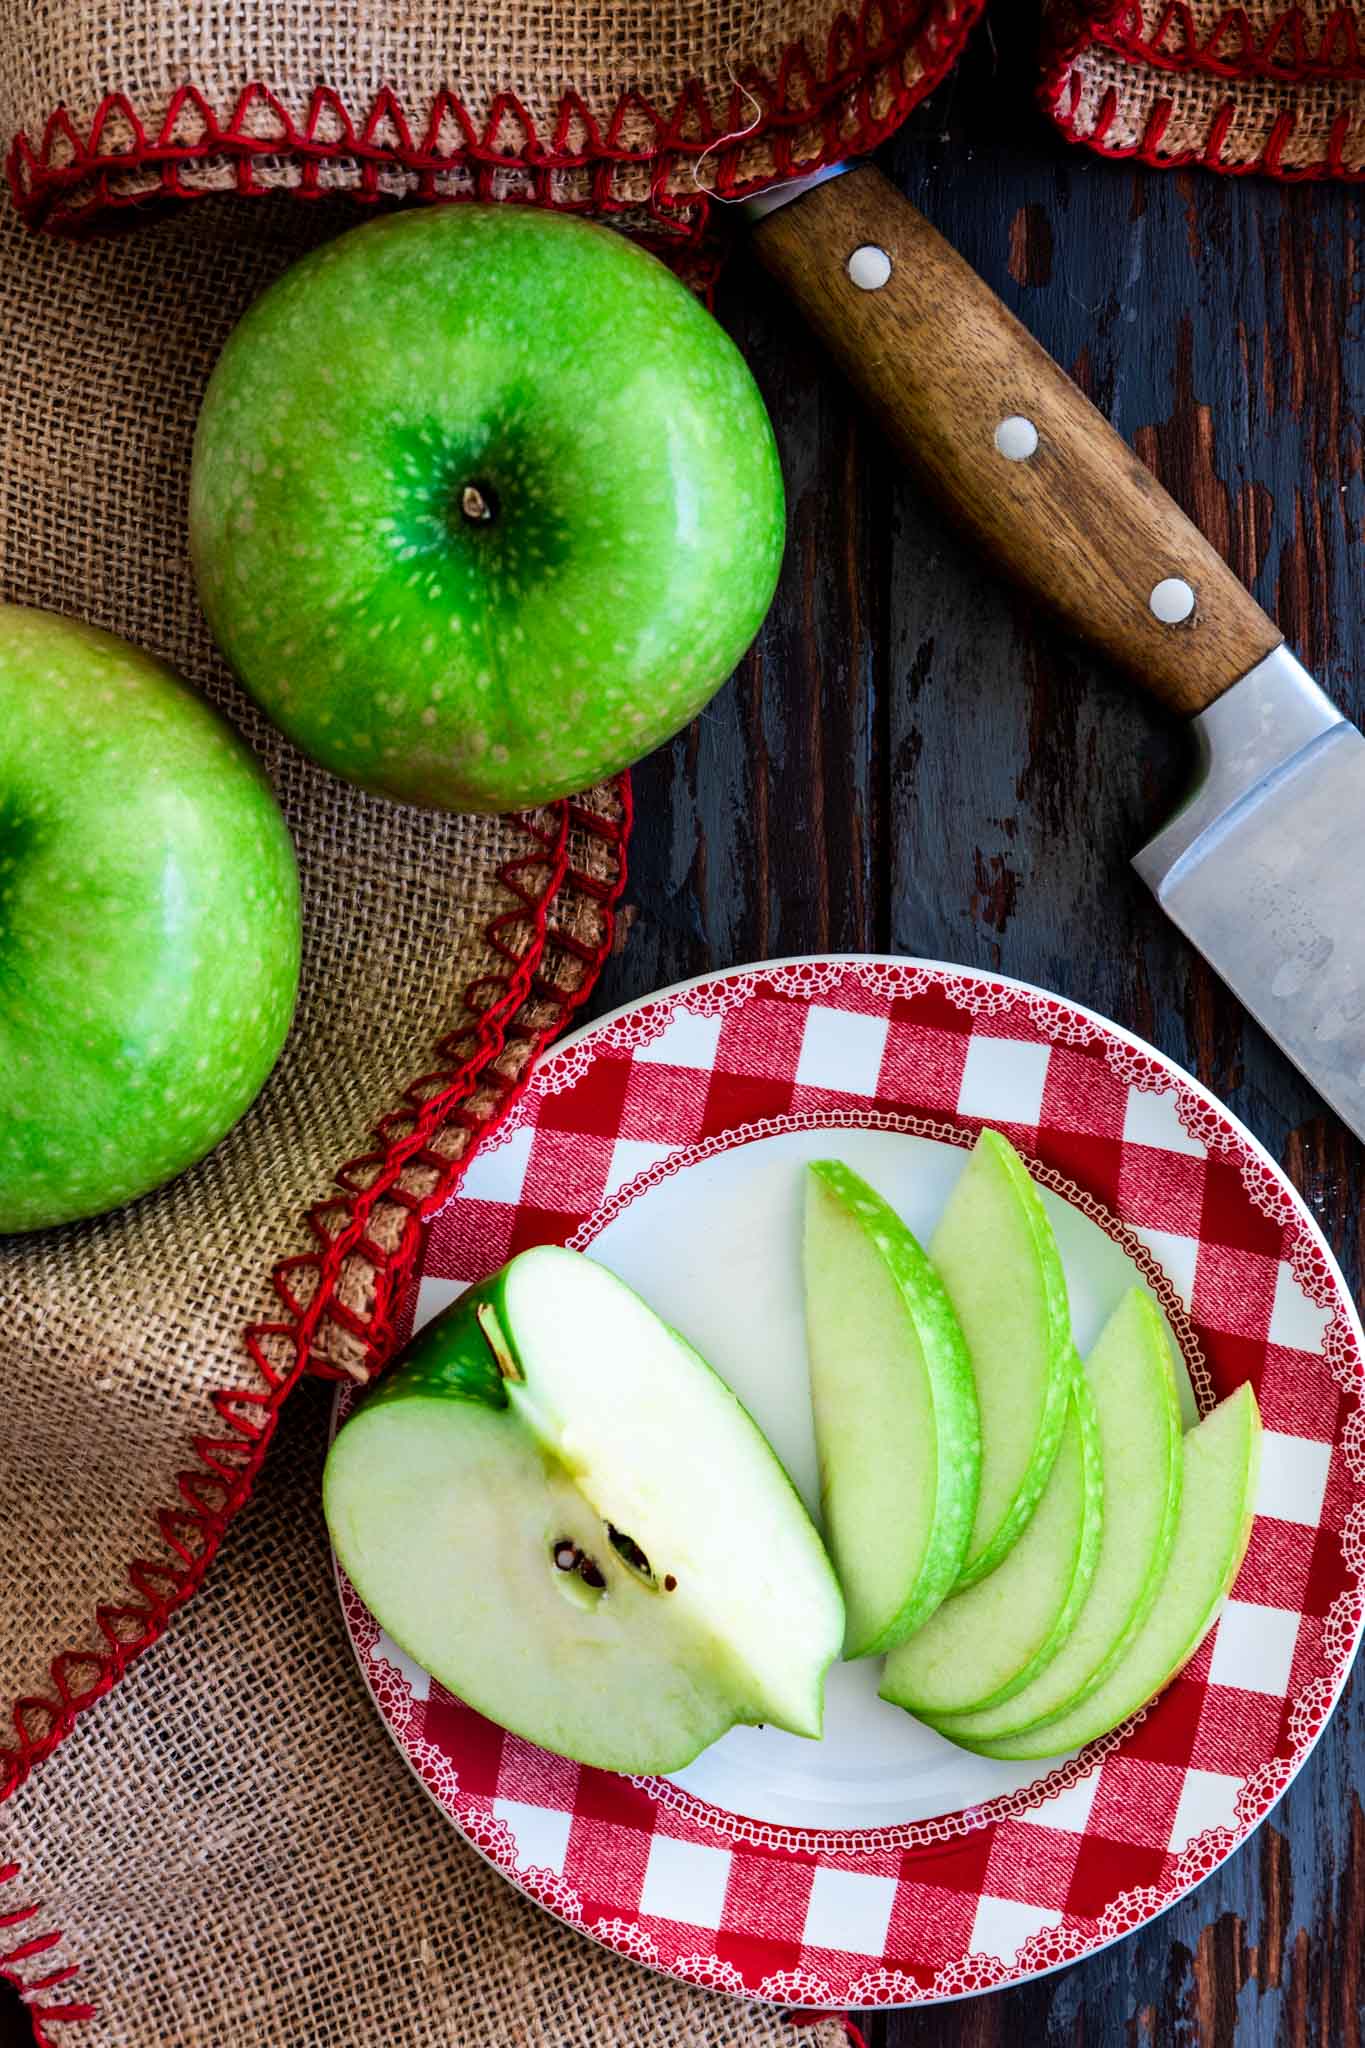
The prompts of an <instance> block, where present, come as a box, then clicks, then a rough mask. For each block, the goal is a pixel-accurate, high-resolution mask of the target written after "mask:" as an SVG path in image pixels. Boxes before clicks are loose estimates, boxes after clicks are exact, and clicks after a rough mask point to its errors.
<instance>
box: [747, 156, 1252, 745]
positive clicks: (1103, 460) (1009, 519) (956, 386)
mask: <svg viewBox="0 0 1365 2048" xmlns="http://www.w3.org/2000/svg"><path fill="white" fill-rule="evenodd" d="M1044 222H1045V216H1044V215H1042V214H1041V213H1040V211H1039V210H1038V209H1037V208H1036V206H1035V207H1033V208H1030V207H1028V206H1025V207H1023V208H1021V209H1020V210H1019V212H1018V213H1016V215H1015V218H1014V223H1013V225H1012V227H1011V232H1010V253H1009V269H1010V275H1011V276H1012V277H1013V278H1014V279H1015V280H1016V281H1020V280H1021V279H1023V280H1028V279H1030V278H1032V277H1034V276H1036V275H1039V274H1041V273H1040V270H1039V268H1038V266H1040V265H1041V264H1043V263H1044V261H1046V265H1047V269H1048V271H1049V273H1050V268H1051V259H1050V248H1048V249H1047V254H1046V256H1045V254H1044V251H1045V246H1046V244H1045V237H1044V232H1043V230H1044ZM753 240H754V247H755V249H756V251H757V253H758V256H759V258H760V260H761V261H762V263H763V264H764V266H765V267H766V268H767V269H768V270H770V271H771V272H772V274H773V275H774V277H776V278H777V279H778V281H779V283H780V284H781V285H782V287H783V290H784V291H785V292H786V293H787V295H788V296H789V297H790V298H791V300H792V302H793V304H795V305H796V306H797V307H799V309H800V311H801V314H802V316H803V318H804V319H806V320H807V321H808V322H809V323H810V325H811V327H812V328H813V329H814V331H815V332H816V333H817V334H818V335H819V337H820V339H821V341H822V342H823V343H824V345H825V347H826V349H827V350H828V351H829V353H830V355H831V357H832V359H833V360H834V361H836V362H837V363H838V365H839V367H840V368H841V369H842V370H843V372H844V374H845V376H847V377H848V379H849V381H850V382H851V383H852V384H853V386H854V388H855V389H856V390H857V391H858V393H859V395H860V396H861V397H862V398H863V399H864V401H865V402H866V403H867V405H868V406H869V407H870V409H871V410H872V411H873V412H874V413H875V414H876V416H877V418H878V419H880V420H881V422H882V424H883V425H884V426H885V428H886V430H887V432H888V434H889V435H890V437H891V442H892V445H893V446H894V447H895V449H896V450H897V452H898V454H899V455H900V456H901V457H902V459H903V460H904V461H905V462H906V463H907V464H908V465H909V467H910V468H911V469H912V471H913V472H914V473H915V475H916V476H917V477H918V479H919V480H920V482H921V483H922V484H923V485H924V487H925V488H927V489H928V490H929V491H931V492H932V493H933V494H934V495H935V496H936V497H937V498H938V500H939V502H940V503H941V504H942V506H943V508H944V510H945V511H946V512H947V513H948V514H949V516H950V517H951V518H952V519H953V520H954V521H955V522H956V523H957V524H958V525H959V526H960V527H962V528H963V530H964V531H965V532H966V533H967V534H968V536H969V537H970V538H971V539H973V540H975V541H976V542H977V544H978V545H979V546H980V548H981V550H982V555H983V558H984V559H985V560H986V561H987V562H989V563H991V564H992V565H994V566H995V567H996V568H997V569H998V570H999V571H1000V573H1002V574H1009V575H1011V576H1013V577H1014V579H1015V581H1016V582H1017V583H1019V584H1020V585H1021V586H1022V587H1023V588H1024V590H1025V591H1027V592H1028V594H1029V595H1030V596H1032V597H1033V598H1035V599H1036V600H1037V601H1039V602H1040V603H1043V604H1046V605H1047V606H1049V607H1050V609H1051V610H1052V611H1053V612H1055V613H1056V615H1057V616H1058V618H1059V619H1061V620H1062V621H1063V623H1064V624H1065V625H1067V626H1068V627H1069V628H1070V629H1071V631H1073V632H1077V633H1080V634H1081V635H1083V637H1084V638H1085V639H1087V640H1089V641H1090V642H1092V644H1093V645H1094V646H1096V647H1097V648H1099V650H1100V651H1101V652H1102V653H1103V654H1105V655H1107V656H1108V658H1109V659H1110V660H1111V661H1113V662H1115V663H1117V664H1119V665H1120V666H1121V667H1123V668H1124V669H1126V670H1127V672H1128V673H1129V674H1130V676H1131V677H1132V678H1133V680H1134V681H1136V682H1137V683H1138V684H1140V686H1141V687H1142V688H1143V689H1146V690H1150V691H1151V692H1152V693H1153V695H1155V696H1156V697H1158V698H1159V699H1160V700H1161V701H1162V702H1163V703H1164V704H1166V705H1167V706H1168V707H1169V708H1170V709H1171V710H1174V711H1182V712H1196V711H1202V710H1204V709H1205V708H1206V707H1207V706H1208V705H1209V704H1211V703H1213V701H1214V699H1215V698H1216V697H1220V696H1221V695H1222V693H1223V692H1224V690H1226V689H1227V688H1228V687H1229V686H1230V685H1231V684H1233V683H1235V682H1237V681H1238V680H1239V678H1240V677H1242V676H1244V675H1245V674H1246V673H1247V671H1248V670H1249V669H1251V668H1253V667H1254V666H1255V664H1256V663H1257V662H1258V661H1260V660H1261V659H1262V658H1263V657H1264V656H1265V655H1267V654H1268V653H1269V652H1270V651H1271V649H1272V648H1273V647H1277V646H1278V645H1279V643H1280V641H1281V639H1282V637H1283V636H1282V634H1281V633H1280V632H1279V630H1278V628H1277V627H1276V626H1275V625H1274V624H1273V623H1272V622H1271V620H1270V619H1268V618H1267V617H1266V615H1265V613H1264V612H1263V611H1262V610H1261V608H1260V606H1259V605H1258V604H1257V603H1256V600H1255V599H1254V598H1253V597H1252V596H1251V594H1250V592H1249V591H1248V590H1247V589H1246V587H1245V585H1244V584H1242V583H1240V582H1239V581H1238V580H1237V577H1236V576H1235V575H1234V574H1233V572H1232V570H1231V569H1229V567H1228V565H1227V563H1226V562H1225V561H1224V559H1223V557H1222V555H1220V554H1219V552H1218V550H1217V548H1216V547H1215V546H1214V545H1213V544H1212V542H1211V540H1210V539H1206V538H1205V537H1204V535H1203V534H1202V533H1201V532H1200V531H1199V529H1198V527H1197V526H1195V525H1194V524H1193V523H1192V521H1191V520H1190V519H1189V518H1188V517H1187V516H1186V514H1185V513H1184V512H1182V511H1181V509H1180V507H1179V506H1178V505H1177V504H1176V503H1175V501H1174V500H1173V499H1172V498H1171V497H1169V496H1168V495H1167V493H1166V492H1165V491H1163V490H1162V488H1161V486H1160V485H1159V484H1158V482H1157V481H1156V478H1155V476H1154V475H1153V473H1152V471H1151V469H1150V468H1148V467H1147V466H1146V465H1145V464H1144V463H1143V462H1141V461H1139V460H1138V457H1137V456H1136V455H1135V454H1134V452H1133V450H1132V449H1131V448H1130V447H1129V446H1128V445H1127V443H1126V442H1124V441H1123V440H1121V439H1120V438H1119V436H1118V435H1117V434H1116V433H1115V432H1114V430H1113V428H1112V427H1111V426H1110V425H1109V423H1108V421H1107V420H1106V419H1105V418H1104V416H1103V414H1102V413H1101V412H1099V411H1098V410H1097V409H1096V407H1095V406H1093V405H1092V404H1091V403H1090V400H1089V399H1088V398H1087V397H1086V396H1085V394H1084V393H1083V392H1082V391H1081V390H1080V388H1079V386H1077V385H1076V384H1075V383H1073V382H1072V380H1071V378H1069V377H1068V376H1067V375H1066V373H1065V371H1064V370H1062V369H1061V368H1060V367H1059V366H1058V365H1057V363H1056V362H1055V361H1054V360H1053V359H1052V357H1051V356H1049V355H1048V353H1047V351H1046V350H1045V349H1043V348H1041V347H1040V346H1039V344H1038V342H1037V341H1036V340H1035V339H1034V337H1033V336H1032V335H1031V334H1030V333H1029V332H1028V330H1027V329H1026V328H1025V327H1024V326H1023V325H1022V324H1021V323H1020V322H1019V321H1018V320H1017V319H1015V317H1014V315H1013V314H1012V313H1010V312H1009V311H1008V310H1007V309H1006V307H1005V306H1004V305H1003V304H1002V303H1001V301H1000V300H999V299H998V298H997V297H996V295H995V293H994V292H993V291H991V289H990V288H989V286H987V285H986V284H985V283H984V282H983V281H982V279H981V278H980V277H979V276H978V275H977V274H976V272H975V271H974V270H972V268H971V266H970V265H969V264H967V263H965V262H964V261H963V259H962V257H961V256H959V255H958V253H957V252H956V250H954V249H953V248H952V247H951V246H950V245H949V244H948V243H947V242H946V241H945V240H944V238H943V237H942V235H940V234H938V233H937V232H936V231H935V230H934V229H933V228H932V227H930V225H929V223H928V221H926V220H925V218H924V216H923V214H921V213H920V212H919V211H918V210H917V209H916V208H915V207H913V206H911V205H910V204H909V202H908V201H907V200H906V199H905V197H904V196H903V195H902V193H901V192H900V191H899V190H898V189H897V187H896V186H895V185H894V184H893V183H892V182H891V180H890V179H889V178H887V177H885V176H884V175H883V174H882V172H881V171H880V170H878V169H877V167H876V166H875V165H872V164H864V165H860V166H859V168H858V169H857V170H854V171H849V172H846V173H845V175H844V176H843V177H841V178H835V179H834V180H833V181H832V182H830V183H827V184H823V185H819V186H817V187H816V188H815V189H814V190H813V191H811V192H809V193H807V194H805V195H804V196H803V197H802V198H800V199H799V200H797V201H795V202H794V203H791V204H789V205H787V206H784V207H782V208H780V209H779V210H778V211H777V212H776V213H772V214H769V215H768V216H767V217H766V218H765V219H764V220H762V221H761V222H760V223H759V224H758V225H757V226H756V227H755V229H754V232H753ZM858 250H864V251H866V250H871V251H872V252H874V253H878V252H879V253H881V254H882V255H884V256H885V257H886V258H887V259H888V260H889V261H890V264H891V272H890V276H889V277H888V278H887V280H886V282H885V283H884V284H883V285H881V286H880V287H879V288H876V289H863V288H861V287H860V286H859V285H858V283H857V282H856V281H855V279H854V278H853V277H852V276H851V275H850V259H851V258H852V257H853V254H854V252H855V251H858ZM1011 416H1013V417H1014V418H1016V419H1022V420H1024V421H1027V422H1028V423H1029V424H1030V425H1031V426H1032V427H1033V428H1034V429H1035V431H1036V436H1037V446H1036V448H1035V450H1034V451H1033V453H1032V454H1031V455H1029V456H1028V457H1027V459H1023V460H1016V461H1012V460H1009V459H1007V457H1006V456H1005V455H1004V454H1003V453H1002V452H1001V451H1000V449H999V448H998V447H997V445H996V430H997V428H998V427H999V426H1000V424H1001V422H1002V421H1003V420H1005V419H1007V418H1010V417H1011ZM1168 578H1179V579H1181V580H1183V581H1184V582H1185V583H1187V584H1189V585H1190V586H1191V587H1192V589H1193V591H1194V593H1195V598H1196V604H1195V608H1194V611H1193V613H1192V615H1191V616H1190V617H1189V618H1188V619H1186V620H1183V621H1182V622H1180V623H1167V624H1163V623H1162V622H1161V620H1160V619H1158V618H1157V617H1156V615H1155V614H1154V612H1153V609H1152V605H1151V601H1150V600H1151V596H1152V593H1153V591H1154V590H1155V589H1156V587H1157V585H1158V584H1160V583H1162V582H1164V581H1166V579H1168Z"/></svg>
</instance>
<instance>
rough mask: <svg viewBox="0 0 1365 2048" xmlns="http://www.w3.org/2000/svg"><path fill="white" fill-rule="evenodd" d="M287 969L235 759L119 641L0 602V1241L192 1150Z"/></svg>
mask: <svg viewBox="0 0 1365 2048" xmlns="http://www.w3.org/2000/svg"><path fill="white" fill-rule="evenodd" d="M298 975H299V895H298V877H297V873H296V870H295V866H294V851H293V847H292V845H291V843H290V838H289V832H288V828H287V827H286V825H285V822H284V820H283V818H282V817H281V815H280V812H279V808H278V806H277V805H276V803H275V800H274V798H273V796H272V795H271V793H270V789H269V787H268V785H267V783H266V781H265V778H264V776H263V775H262V774H261V772H260V769H259V768H258V766H257V764H256V762H255V760H254V759H253V757H252V755H251V754H250V753H249V752H248V750H247V748H246V747H245V746H243V744H242V742H241V741H240V740H239V739H238V738H237V737H236V735H235V734H234V733H233V732H232V731H231V730H230V729H229V728H228V727H227V726H226V725H225V724H224V723H223V721H222V720H221V719H220V718H218V717H217V716H216V714H215V713H214V712H212V711H211V710H210V709H209V707H208V706H207V705H206V704H204V703H203V702H202V701H201V700H200V699H199V698H198V697H197V696H195V695H194V694H193V692H192V691H190V690H189V689H187V688H186V686H185V685H184V684H183V683H182V682H180V681H179V680H178V679H177V678H176V677H175V676H173V675H172V674H171V673H170V671H169V670H168V669H165V668H163V667H162V666H161V664H160V663H159V662H156V661H153V660H152V658H151V657H150V656H149V655H146V654H143V653H141V652H140V651H139V650H138V649H136V648H134V647H130V646H129V645H128V644H127V642H126V641H123V640H118V639H115V638H114V636H113V635H112V634H109V633H100V632H96V631H94V630H93V629H92V628H90V627H86V626H80V625H76V624H75V623H73V621H71V620H69V619H63V618H58V617H56V616H54V615H53V614H51V613H48V612H38V611H29V610H26V609H24V608H23V607H21V606H17V605H0V1075H2V1076H3V1089H4V1112H3V1116H0V1233H2V1232H8V1231H26V1230H39V1229H43V1228H45V1227H47V1226H49V1225H53V1224H58V1223H67V1222H71V1221H73V1220H74V1219H75V1218H77V1217H82V1216H90V1215H94V1214H96V1213H98V1212H99V1211H101V1210H104V1209H110V1208H113V1207H115V1206H116V1205H118V1204H119V1203H122V1202H127V1201H130V1200H132V1198H133V1197H134V1196H136V1195H141V1194H145V1193H146V1192H147V1191H148V1190H149V1189H151V1188H154V1187H157V1186H159V1185H160V1184H161V1183H162V1182H163V1181H166V1180H169V1179H171V1178H172V1176H173V1175H175V1174H177V1173H179V1172H180V1171H181V1170H182V1169H183V1168H185V1167H187V1166H189V1165H190V1164H191V1163H192V1162H193V1161H194V1160H196V1159H199V1158H201V1157H202V1156H203V1155H204V1153H206V1152H208V1151H209V1150H210V1149H211V1148H212V1147H213V1146H214V1145H215V1144H217V1142H218V1140H219V1139H220V1138H221V1137H222V1136H223V1135H224V1134H225V1132H226V1131H227V1130H228V1129H229V1128H230V1127H231V1126H232V1125H233V1124H234V1123H235V1122H236V1121H237V1119H238V1117H240V1116H241V1115H242V1113H243V1111H244V1110H245V1109H246V1108H247V1107H248V1105H249V1104H250V1103H251V1102H252V1100H253V1099H254V1098H255V1096H256V1095H257V1093H258V1092H259V1090H260V1088H261V1086H262V1084H263V1083H264V1081H265V1079H266V1076H267V1075H268V1074H269V1072H270V1070H271V1068H272V1066H273V1065H274V1063H275V1060H276V1057H277V1055H278V1054H279V1051H280V1048H281V1046H282V1045H283V1043H284V1040H285V1036H286V1034H287V1032H288V1030H289V1024H290V1020H291V1018H292V1016H293V1011H294V1001H295V996H296V993H297V989H298Z"/></svg>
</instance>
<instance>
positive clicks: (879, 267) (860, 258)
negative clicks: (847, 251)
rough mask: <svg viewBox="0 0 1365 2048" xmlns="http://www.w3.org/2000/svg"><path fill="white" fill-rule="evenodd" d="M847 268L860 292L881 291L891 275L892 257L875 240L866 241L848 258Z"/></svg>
mask: <svg viewBox="0 0 1365 2048" xmlns="http://www.w3.org/2000/svg"><path fill="white" fill-rule="evenodd" d="M846 267H847V270H848V274H849V276H850V277H851V278H852V279H853V282H854V284H856V285H857V287H858V289H859V291H860V292H879V291H880V290H881V288H882V286H883V285H884V284H885V283H886V281H887V279H888V278H889V277H890V275H891V258H890V257H889V256H888V255H887V253H886V251H885V249H879V248H878V247H877V245H876V243H875V242H864V244H863V246H862V248H861V249H855V250H854V251H853V254H852V255H851V256H850V257H849V259H848V264H847V266H846Z"/></svg>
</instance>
